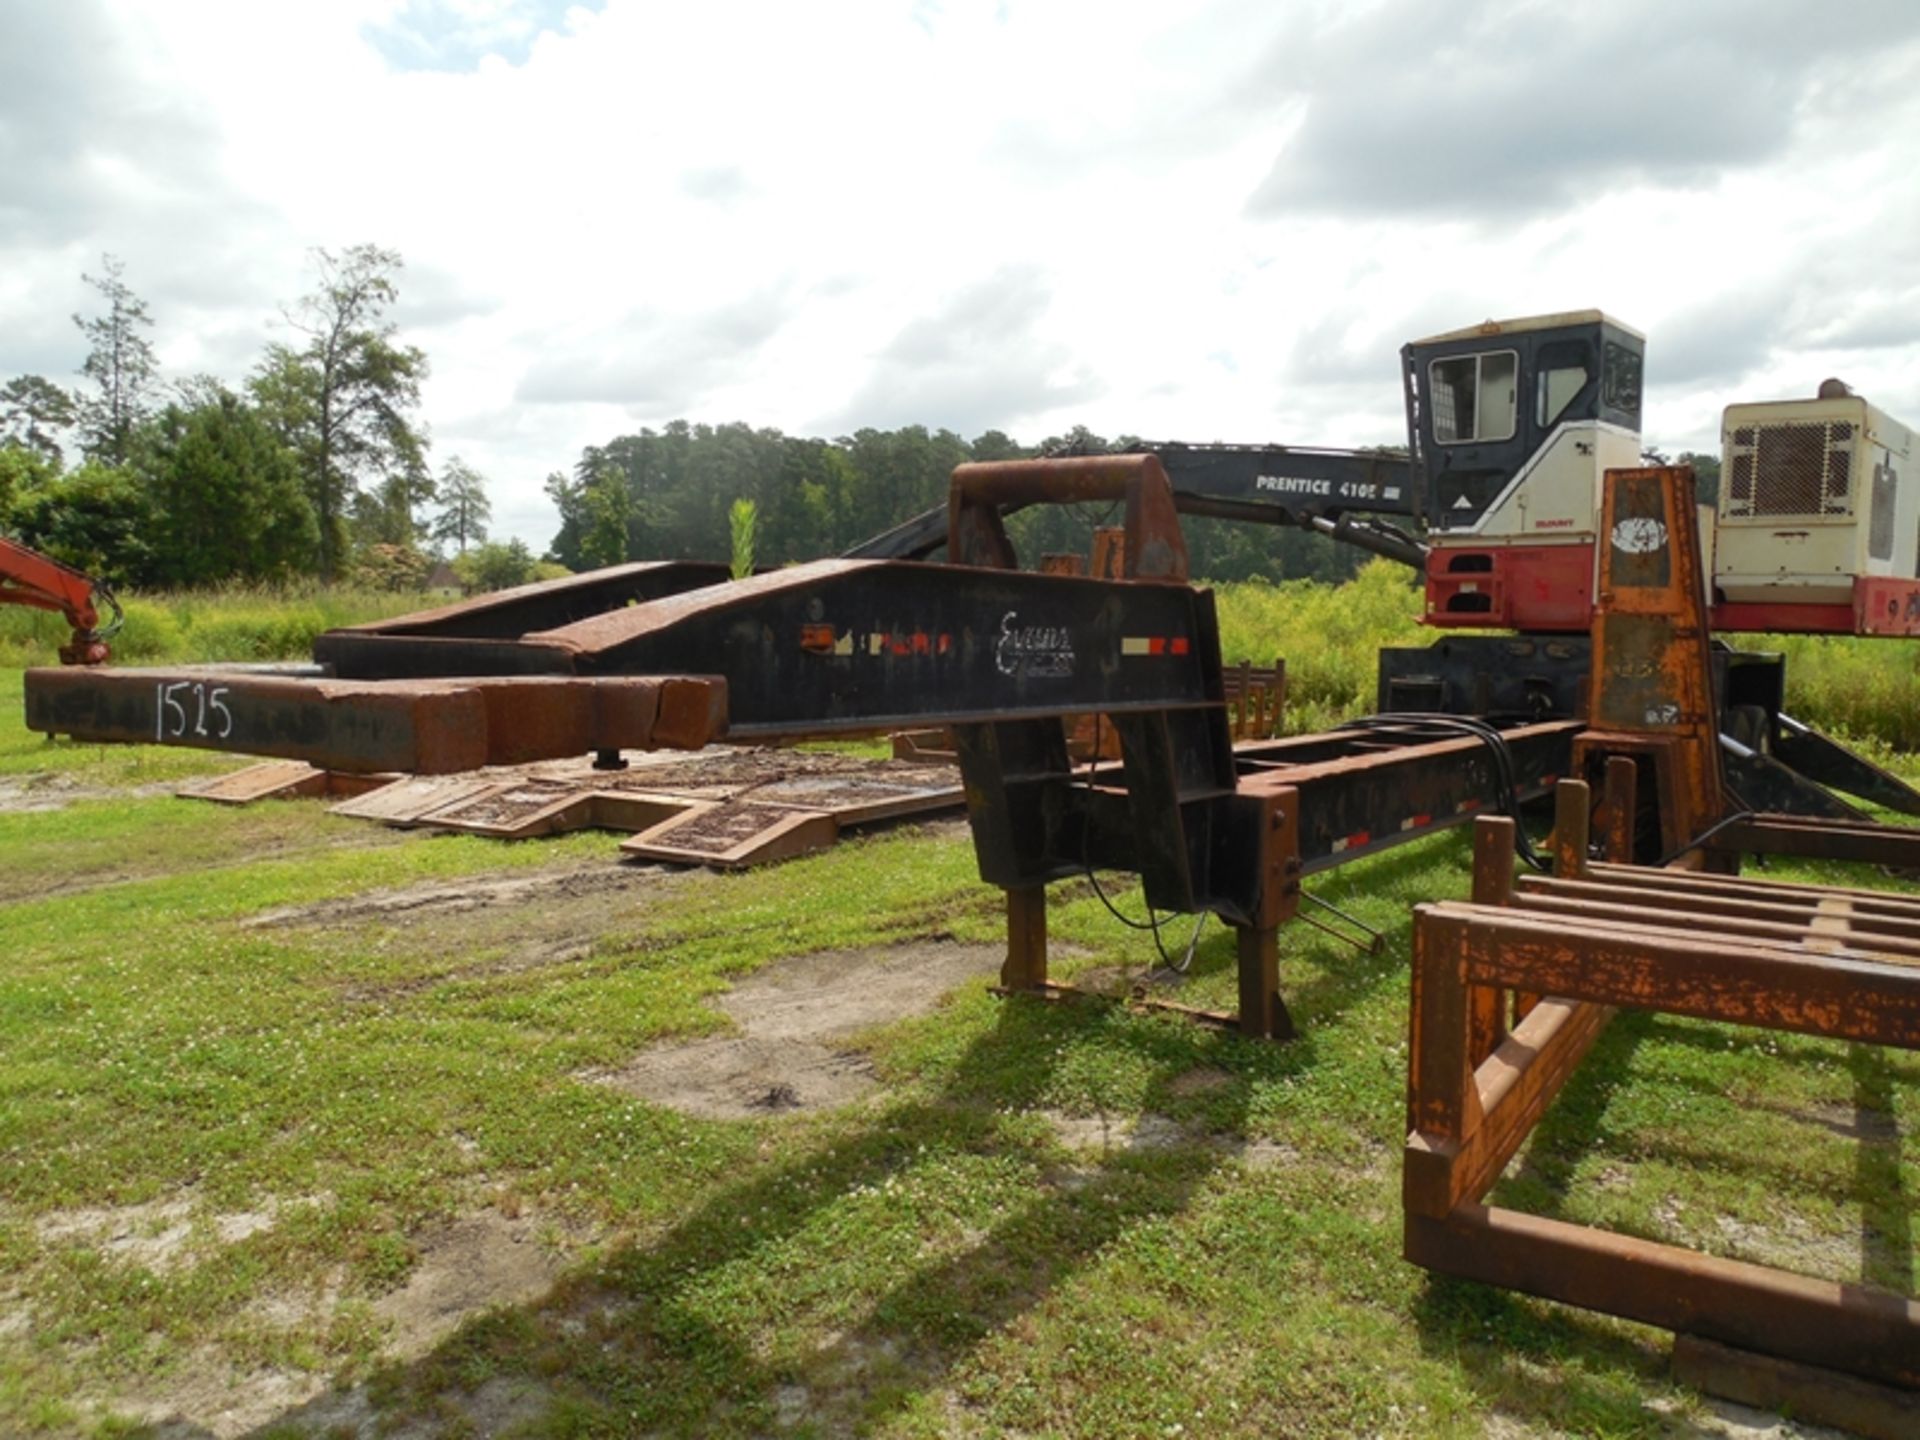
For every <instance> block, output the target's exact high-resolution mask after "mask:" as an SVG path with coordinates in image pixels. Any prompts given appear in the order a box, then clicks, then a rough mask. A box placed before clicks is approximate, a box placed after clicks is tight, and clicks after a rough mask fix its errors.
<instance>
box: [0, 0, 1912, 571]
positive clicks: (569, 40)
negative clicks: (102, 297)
mask: <svg viewBox="0 0 1920 1440" xmlns="http://www.w3.org/2000/svg"><path fill="white" fill-rule="evenodd" d="M1916 74H1920V4H1915V3H1913V0H1854V3H1850V4H1848V5H1845V6H1843V7H1832V6H1821V5H1812V4H1808V3H1806V0H1686V3H1677V0H1612V3H1609V4H1606V5H1581V4H1566V3H1531V0H1487V3H1469V0H1449V3H1439V0H1372V3H1368V0H1327V3H1315V0H1211V3H1205V4H1200V3H1194V4H1182V5H1169V4H1165V3H1138V4H1136V3H1130V0H1098V3H1088V4H1077V3H1065V0H1059V3H1053V0H1000V3H997V4H996V3H992V0H986V3H979V4H970V3H963V0H945V3H942V0H831V3H825V0H823V3H816V4H798V3H793V0H768V3H737V4H736V3H722V0H600V3H591V4H577V5H568V4H565V3H557V0H272V3H260V0H144V3H140V0H4V3H0V378H4V377H8V376H11V375H14V374H18V373H22V372H34V373H42V374H46V375H48V376H50V377H52V378H55V379H61V380H71V379H73V378H74V377H73V372H74V371H75V370H76V369H77V367H78V365H79V364H80V361H81V359H82V356H83V348H82V345H81V341H80V336H79V334H78V332H77V331H76V330H75V328H74V326H73V323H72V320H71V316H72V314H73V312H74V311H76V310H90V309H91V308H92V299H93V297H92V295H91V292H89V291H87V290H86V289H85V288H84V287H83V285H82V284H81V280H80V275H81V272H82V271H83V270H85V271H88V272H91V273H98V266H99V261H100V256H101V255H102V253H103V252H111V253H112V254H114V255H117V256H119V257H120V258H121V260H122V261H123V262H124V264H125V267H126V274H125V278H126V280H127V282H128V283H129V284H130V285H131V286H132V287H133V288H134V289H135V290H136V291H137V292H138V293H139V294H140V295H142V296H143V297H144V298H145V299H146V300H147V302H148V305H149V307H150V309H151V312H152V315H153V318H154V321H155V329H154V331H153V338H154V341H155V344H156V346H157V348H158V351H159V354H160V358H161V360H162V362H163V365H164V366H165V368H166V369H167V371H168V372H169V374H171V375H174V376H184V375H188V374H192V373H195V372H210V373H212V374H215V375H218V376H221V377H223V378H226V379H228V380H230V381H238V380H240V379H242V378H244V376H245V375H246V373H247V371H248V370H249V369H250V368H251V367H252V365H253V364H254V363H255V361H256V360H257V359H258V356H259V354H260V350H261V348H262V346H263V345H264V344H265V343H266V342H267V341H269V340H270V339H273V338H276V337H279V336H284V334H285V332H284V330H283V329H282V328H281V327H280V322H279V320H278V309H279V306H280V305H281V304H282V303H283V302H285V301H289V300H291V299H293V298H295V297H297V296H298V295H300V294H301V293H303V291H305V290H306V289H308V288H309V287H310V285H311V281H312V271H311V266H310V258H309V257H310V251H311V248H312V247H315V246H328V247H342V246H346V245H350V244H354V243H356V242H360V241H374V242H377V243H379V244H381V245H383V246H387V247H390V248H393V249H397V250H399V251H400V252H401V253H402V254H403V255H404V256H405V259H406V271H405V274H404V276H403V282H402V306H401V308H400V310H399V312H398V318H399V320H400V322H401V325H402V331H403V336H404V338H405V339H407V340H409V341H411V342H412V343H415V344H418V345H420V346H421V347H423V348H424V349H425V350H426V351H427V353H428V355H429V357H430V359H431V362H432V366H433V377H432V380H431V382H430V383H429V385H428V387H427V389H426V397H425V398H426V403H425V407H424V408H425V419H426V421H427V423H428V425H429V426H430V428H431V431H432V435H433V443H434V455H435V457H436V458H437V459H441V460H444V459H445V458H446V457H448V456H450V455H455V454H457V455H460V456H461V457H462V458H464V459H466V460H467V461H468V462H469V463H471V464H474V465H475V466H477V467H478V468H479V469H480V470H481V471H482V472H483V473H484V474H486V475H487V476H488V477H489V479H490V480H491V482H492V487H493V492H494V496H495V510H496V519H497V521H498V522H499V525H498V528H499V529H500V530H501V531H502V532H503V533H513V534H518V535H520V536H522V537H523V538H525V539H526V540H528V541H529V542H530V543H532V544H533V545H534V546H535V548H536V549H538V548H540V547H541V546H543V545H544V544H545V543H546V541H547V540H548V539H549V538H550V537H551V534H552V531H553V528H554V524H555V521H554V517H553V515H552V513H551V511H550V510H549V508H548V507H547V505H546V502H545V500H544V498H543V497H542V496H541V494H540V482H541V479H542V477H543V476H544V475H545V474H546V473H547V472H548V471H550V470H554V469H563V468H567V467H569V466H571V464H572V463H573V461H574V460H575V459H577V457H578V454H579V450H580V447H581V446H582V445H585V444H588V443H594V442H598V441H603V440H606V439H608V438H610V437H612V436H614V435H617V434H621V433H624V432H626V431H629V430H633V429H636V428H638V427H639V426H642V425H656V426H657V425H659V424H661V423H663V422H665V421H667V420H670V419H673V418H675V417H677V416H683V417H686V418H688V419H692V420H704V421H714V422H719V421H726V420H746V421H749V422H751V423H753V424H755V425H771V426H777V427H780V428H781V429H784V430H786V431H788V432H789V433H795V434H809V435H823V436H834V435H840V434H845V433H847V432H849V431H851V430H853V429H855V428H858V427H860V426H862V425H874V426H894V425H901V424H907V423H914V422H918V423H923V424H926V425H929V426H946V427H948V428H951V429H954V430H957V431H959V432H961V433H962V434H963V435H966V436H969V437H971V436H973V435H976V434H978V433H979V432H980V431H982V430H985V429H988V428H999V429H1003V430H1006V431H1008V432H1009V433H1011V434H1013V435H1015V436H1016V437H1018V438H1021V439H1028V440H1031V439H1037V438H1039V437H1040V436H1042V435H1045V434H1048V433H1054V432H1057V431H1060V430H1062V429H1064V428H1066V427H1067V426H1070V425H1072V424H1074V423H1084V424H1086V425H1088V426H1090V427H1091V428H1093V429H1095V430H1097V431H1100V432H1102V433H1106V434H1114V433H1119V432H1131V433H1135V434H1142V435H1147V436H1152V437H1156V438H1175V439H1187V440H1208V439H1232V440H1277V441H1283V442H1288V443H1293V444H1308V445H1311V444H1328V445H1355V444H1366V443H1374V442H1380V441H1389V440H1394V439H1396V438H1398V436H1399V434H1400V430H1401V416H1400V397H1399V392H1398V382H1397V377H1396V351H1397V348H1398V346H1399V345H1400V343H1401V342H1403V341H1404V340H1407V339H1410V338H1413V337H1415V336H1418V335H1423V334H1427V333H1431V332H1433V331H1436V330H1442V329H1448V328H1453V327H1455V326H1458V325H1461V324H1466V323H1471V322H1473V321H1476V320H1480V319H1484V318H1487V317H1489V316H1511V315H1522V314H1528V313H1535V312H1539V311H1543V310H1563V309H1573V308H1582V307H1586V306H1600V307H1602V308H1605V309H1607V310H1608V311H1610V312H1612V313H1613V314H1615V315H1617V316H1618V317H1620V318H1621V319H1623V320H1625V321H1627V322H1628V323H1629V324H1632V325H1634V326H1636V327H1638V328H1640V329H1641V330H1644V331H1646V332H1647V334H1648V335H1649V355H1648V378H1647V383H1648V395H1649V408H1648V433H1649V438H1650V439H1651V440H1653V441H1655V442H1657V443H1659V444H1661V445H1663V446H1665V447H1667V448H1669V449H1676V450H1677V449H1682V448H1699V449H1712V448H1715V447H1716V446H1717V443H1718V442H1717V427H1718V412H1719V409H1720V407H1721V406H1722V405H1724V404H1726V403H1728V402H1729V401H1731V400H1735V399H1761V398H1770V397H1778V396H1784V395H1803V394H1808V393H1811V391H1812V388H1813V387H1814V385H1815V384H1817V383H1818V381H1819V380H1820V379H1821V378H1822V377H1824V376H1826V375H1830V374H1837V375H1841V376H1843V377H1845V378H1846V379H1848V380H1849V381H1850V382H1852V383H1853V385H1854V386H1855V388H1856V389H1858V390H1860V391H1862V392H1863V393H1865V394H1866V395H1868V396H1869V397H1870V398H1872V399H1874V400H1875V401H1876V402H1877V403H1879V404H1881V405H1882V406H1883V407H1885V408H1887V409H1889V410H1891V411H1892V412H1893V413H1894V414H1896V415H1900V416H1903V417H1904V418H1906V419H1907V420H1909V421H1910V422H1913V423H1920V363H1917V362H1920V183H1916V181H1915V179H1914V169H1913V164H1914V157H1915V156H1916V155H1920V87H1917V86H1916V85H1915V84H1914V83H1913V80H1914V76H1915V75H1916Z"/></svg>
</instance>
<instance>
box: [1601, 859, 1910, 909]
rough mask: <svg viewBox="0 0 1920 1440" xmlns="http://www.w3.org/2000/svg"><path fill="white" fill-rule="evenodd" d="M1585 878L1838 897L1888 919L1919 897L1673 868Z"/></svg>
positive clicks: (1618, 869)
mask: <svg viewBox="0 0 1920 1440" xmlns="http://www.w3.org/2000/svg"><path fill="white" fill-rule="evenodd" d="M1588 878H1589V879H1591V880H1594V881H1595V882H1604V883H1607V884H1614V885H1630V886H1634V887H1636V888H1639V889H1644V890H1647V891H1649V892H1672V893H1674V894H1681V895H1713V896H1721V897H1737V898H1744V899H1753V900H1778V899H1787V898H1792V897H1800V896H1811V897H1813V898H1814V899H1818V900H1825V899H1831V898H1834V897H1841V898H1844V899H1846V900H1848V901H1850V902H1852V903H1853V904H1854V905H1855V906H1856V907H1857V908H1858V909H1859V910H1861V911H1864V912H1871V913H1875V914H1884V915H1887V916H1890V917H1896V918H1897V917H1901V916H1907V915H1911V914H1913V913H1914V910H1915V907H1916V906H1920V895H1903V894H1899V893H1897V892H1895V891H1891V890H1866V889H1862V888H1860V887H1857V886H1844V885H1816V884H1813V883H1811V882H1808V881H1795V880H1760V879H1755V878H1753V877H1752V876H1745V875H1741V876H1731V875H1699V874H1694V873H1690V872H1687V871H1681V870H1673V869H1660V870H1655V869H1650V868H1647V867H1645V866H1639V865H1613V864H1606V863H1602V864H1596V865H1595V866H1593V867H1592V869H1591V871H1590V872H1589V875H1588Z"/></svg>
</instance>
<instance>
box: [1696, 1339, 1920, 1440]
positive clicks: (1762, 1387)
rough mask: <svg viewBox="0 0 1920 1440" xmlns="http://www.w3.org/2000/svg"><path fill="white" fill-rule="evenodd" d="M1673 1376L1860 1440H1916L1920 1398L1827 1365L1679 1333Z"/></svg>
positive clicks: (1759, 1407) (1746, 1402)
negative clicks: (1832, 1428)
mask: <svg viewBox="0 0 1920 1440" xmlns="http://www.w3.org/2000/svg"><path fill="white" fill-rule="evenodd" d="M1673 1378H1674V1379H1676V1380H1678V1381H1680V1382H1681V1383H1682V1384H1683V1385H1691V1386H1692V1387H1693V1388H1694V1389H1695V1390H1703V1391H1705V1392H1706V1393H1707V1394H1709V1395H1718V1396H1720V1397H1721V1398H1722V1399H1725V1400H1732V1401H1735V1402H1736V1403H1738V1404H1741V1405H1750V1406H1752V1407H1754V1408H1755V1409H1758V1410H1778V1411H1784V1412H1785V1413H1787V1414H1789V1415H1791V1416H1793V1418H1794V1419H1795V1420H1797V1421H1800V1422H1802V1423H1809V1422H1810V1423H1812V1424H1815V1425H1831V1426H1834V1427H1835V1428H1837V1429H1840V1430H1844V1431H1846V1432H1847V1433H1848V1434H1850V1435H1857V1436H1859V1437H1860V1440H1913V1436H1914V1431H1915V1429H1916V1428H1920V1427H1917V1426H1916V1423H1915V1411H1916V1409H1920V1394H1916V1393H1915V1392H1914V1391H1912V1390H1909V1389H1907V1388H1905V1387H1904V1386H1902V1387H1895V1386H1892V1385H1876V1384H1874V1383H1873V1382H1872V1381H1869V1380H1862V1379H1860V1378H1859V1377H1857V1376H1854V1375H1846V1374H1842V1373H1841V1372H1840V1371H1837V1370H1831V1369H1828V1368H1826V1367H1825V1366H1818V1365H1807V1364H1805V1363H1803V1362H1800V1361H1796V1360H1783V1359H1781V1358H1780V1357H1779V1356H1777V1355H1757V1354H1755V1353H1754V1352H1753V1351H1751V1350H1740V1349H1736V1348H1734V1347H1733V1346H1730V1345H1722V1344H1720V1343H1719V1342H1717V1341H1714V1340H1705V1339H1702V1338H1701V1337H1699V1336H1697V1335H1676V1336H1675V1337H1674V1340H1673Z"/></svg>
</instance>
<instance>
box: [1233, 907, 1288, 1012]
mask: <svg viewBox="0 0 1920 1440" xmlns="http://www.w3.org/2000/svg"><path fill="white" fill-rule="evenodd" d="M1233 935H1234V940H1235V942H1236V943H1237V945H1238V946H1239V951H1240V1033H1241V1034H1243V1035H1253V1036H1256V1037H1258V1038H1260V1039H1265V1040H1291V1039H1292V1038H1293V1033H1294V1032H1293V1017H1292V1016H1291V1015H1289V1014H1288V1013H1287V1002H1286V1001H1284V1000H1282V999H1281V998H1280V931H1279V930H1278V928H1275V927H1264V928H1256V927H1254V926H1250V925H1236V926H1235V927H1234V931H1233Z"/></svg>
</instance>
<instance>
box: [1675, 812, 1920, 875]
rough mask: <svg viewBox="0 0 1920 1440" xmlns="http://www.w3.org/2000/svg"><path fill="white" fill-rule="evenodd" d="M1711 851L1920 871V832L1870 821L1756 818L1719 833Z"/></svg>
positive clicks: (1708, 846) (1739, 822)
mask: <svg viewBox="0 0 1920 1440" xmlns="http://www.w3.org/2000/svg"><path fill="white" fill-rule="evenodd" d="M1707 848H1708V849H1711V850H1719V851H1723V852H1730V853H1733V854H1736V855H1797V856H1801V857H1804V858H1811V859H1817V860H1851V861H1858V862H1861V863H1864V864H1868V865H1890V866H1893V867H1895V868H1897V869H1902V870H1916V869H1920V828H1917V827H1913V826H1907V825H1877V824H1875V823H1873V822H1872V821H1867V820H1856V821H1846V820H1812V819H1806V818H1804V817H1801V816H1797V815H1756V816H1754V817H1753V818H1752V819H1750V820H1737V821H1735V822H1734V823H1733V824H1731V825H1729V826H1727V827H1726V828H1725V829H1723V830H1721V831H1719V832H1718V833H1716V834H1715V835H1713V836H1712V837H1711V838H1710V839H1709V840H1708V841H1707Z"/></svg>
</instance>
